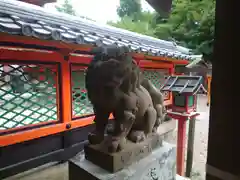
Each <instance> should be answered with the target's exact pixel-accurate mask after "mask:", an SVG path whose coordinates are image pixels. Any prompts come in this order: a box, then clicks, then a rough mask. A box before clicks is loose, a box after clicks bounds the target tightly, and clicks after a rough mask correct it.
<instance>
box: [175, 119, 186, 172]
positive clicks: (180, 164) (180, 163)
mask: <svg viewBox="0 0 240 180" xmlns="http://www.w3.org/2000/svg"><path fill="white" fill-rule="evenodd" d="M186 122H187V118H186V117H181V118H180V119H178V136H177V173H178V174H179V175H180V176H183V175H184V162H185V145H186Z"/></svg>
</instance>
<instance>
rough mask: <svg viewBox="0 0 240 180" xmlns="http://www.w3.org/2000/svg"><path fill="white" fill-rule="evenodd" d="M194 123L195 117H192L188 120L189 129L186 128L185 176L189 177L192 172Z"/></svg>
mask: <svg viewBox="0 0 240 180" xmlns="http://www.w3.org/2000/svg"><path fill="white" fill-rule="evenodd" d="M195 124H196V118H195V117H193V118H192V119H191V120H190V122H189V129H188V147H187V164H186V177H190V176H191V172H192V164H193V150H194V135H195Z"/></svg>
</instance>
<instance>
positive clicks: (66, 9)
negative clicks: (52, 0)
mask: <svg viewBox="0 0 240 180" xmlns="http://www.w3.org/2000/svg"><path fill="white" fill-rule="evenodd" d="M56 9H57V10H58V11H59V12H63V13H67V14H70V15H76V13H75V10H74V8H73V6H72V4H71V0H64V3H63V4H62V5H61V6H56Z"/></svg>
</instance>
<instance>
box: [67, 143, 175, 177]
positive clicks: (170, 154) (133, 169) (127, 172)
mask: <svg viewBox="0 0 240 180" xmlns="http://www.w3.org/2000/svg"><path fill="white" fill-rule="evenodd" d="M79 179H84V180H151V179H158V180H175V179H176V147H175V146H173V145H171V144H168V143H166V142H163V144H162V146H161V147H158V148H156V149H155V150H153V151H152V153H151V154H149V155H148V156H147V157H145V158H143V159H141V160H139V161H136V162H135V163H133V164H131V165H130V166H128V167H125V168H124V169H122V170H120V171H118V172H116V173H109V172H108V171H106V170H104V169H102V168H100V167H99V166H97V165H95V164H93V163H91V162H90V161H88V160H86V159H85V157H84V153H82V154H80V155H78V156H76V157H75V158H73V159H71V160H70V161H69V180H79Z"/></svg>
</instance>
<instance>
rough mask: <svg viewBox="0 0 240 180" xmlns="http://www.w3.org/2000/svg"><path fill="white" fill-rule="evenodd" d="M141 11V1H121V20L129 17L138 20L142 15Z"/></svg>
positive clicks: (119, 11) (119, 8)
mask: <svg viewBox="0 0 240 180" xmlns="http://www.w3.org/2000/svg"><path fill="white" fill-rule="evenodd" d="M141 9H142V7H141V3H140V0H120V6H119V7H118V8H117V13H118V15H119V17H121V18H123V17H125V16H128V17H132V18H134V19H137V18H138V15H140V14H141Z"/></svg>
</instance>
